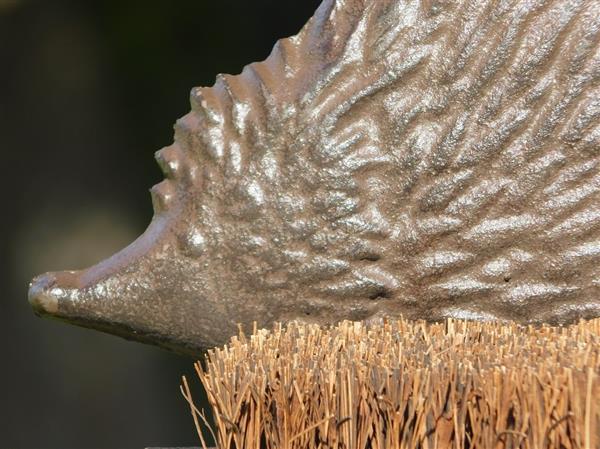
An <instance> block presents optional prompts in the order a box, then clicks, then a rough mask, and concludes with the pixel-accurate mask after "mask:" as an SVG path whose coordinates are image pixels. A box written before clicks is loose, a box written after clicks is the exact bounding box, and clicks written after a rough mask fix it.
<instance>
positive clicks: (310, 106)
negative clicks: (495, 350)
mask: <svg viewBox="0 0 600 449" xmlns="http://www.w3.org/2000/svg"><path fill="white" fill-rule="evenodd" d="M599 29H600V2H598V1H597V0H569V1H568V0H558V1H543V0H516V1H509V2H498V1H491V0H485V1H480V0H478V1H466V0H464V1H463V0H459V1H448V2H442V1H435V0H421V1H417V0H414V1H409V0H407V1H400V0H337V1H329V0H327V1H325V2H324V3H323V4H322V5H321V6H320V8H319V9H318V10H317V12H316V14H315V16H314V17H313V18H312V19H311V20H310V21H309V22H308V23H307V24H306V26H305V27H304V28H303V29H302V31H301V32H300V33H299V34H298V35H297V36H294V37H292V38H289V39H283V40H281V41H279V42H278V43H277V44H276V45H275V48H274V49H273V52H272V54H271V55H270V56H269V58H268V59H267V60H265V61H264V62H261V63H256V64H251V65H249V66H247V67H246V68H245V69H244V70H243V72H242V73H241V74H240V75H237V76H230V75H219V76H218V78H217V81H216V84H215V85H214V86H213V87H211V88H196V89H193V90H192V93H191V104H192V110H191V112H190V113H189V114H187V115H186V116H184V117H183V118H182V119H180V120H179V121H178V122H177V124H176V126H175V143H174V144H173V145H171V146H169V147H167V148H164V149H163V150H161V151H160V152H158V153H157V159H158V162H159V164H160V165H161V167H162V168H163V170H164V173H165V176H166V180H165V181H163V182H162V183H160V184H158V185H156V186H155V187H153V188H152V197H153V202H154V208H155V216H154V219H153V220H152V223H151V224H150V226H149V228H148V230H147V231H146V232H145V233H144V234H143V235H142V236H141V237H140V238H139V239H138V240H137V241H135V242H134V243H133V244H132V245H130V246H129V247H127V248H126V249H124V250H123V251H121V252H120V253H118V254H116V255H115V256H113V257H112V258H110V259H108V260H106V261H104V262H102V263H100V264H98V265H96V266H94V267H91V268H89V269H86V270H82V271H76V272H60V273H49V274H45V275H42V276H40V277H38V278H36V279H35V280H34V281H33V283H32V285H31V287H30V292H29V299H30V302H31V304H32V305H33V307H34V309H35V311H36V312H37V313H38V314H40V315H50V316H53V317H57V318H60V319H64V320H66V321H69V322H72V323H75V324H79V325H83V326H88V327H92V328H96V329H100V330H103V331H107V332H110V333H114V334H117V335H121V336H124V337H126V338H132V339H136V340H140V341H145V342H149V343H154V344H159V345H161V346H164V347H167V348H170V349H173V350H176V351H179V352H185V353H190V354H198V353H199V352H200V351H201V350H202V349H203V348H206V347H209V346H213V345H218V344H222V343H223V342H225V341H226V340H227V339H228V338H229V337H230V336H231V335H232V334H233V333H235V332H236V325H237V323H239V322H241V323H243V324H244V325H245V326H247V327H249V326H251V323H252V322H253V321H256V322H257V323H258V325H259V326H267V325H269V324H270V323H272V322H274V321H286V320H292V319H303V320H308V321H315V322H319V323H332V322H335V321H338V320H341V319H345V318H347V319H353V320H361V319H373V318H378V317H382V316H397V315H399V314H404V315H405V316H408V317H420V318H423V317H424V318H428V319H439V318H442V317H461V318H473V319H513V320H517V321H519V322H524V323H529V322H540V321H550V322H561V323H562V322H569V321H572V320H575V319H578V318H583V317H592V316H599V315H600V267H599V265H598V262H599V261H600V193H599V192H600V170H599V163H600V159H599V158H600V156H599V153H600V151H599V150H600V118H599V117H600V44H599V41H600V31H599Z"/></svg>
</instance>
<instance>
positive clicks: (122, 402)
mask: <svg viewBox="0 0 600 449" xmlns="http://www.w3.org/2000/svg"><path fill="white" fill-rule="evenodd" d="M318 3H319V1H317V0H302V1H281V0H280V1H277V0H270V1H268V0H252V1H250V0H246V1H244V0H240V1H224V0H218V1H216V0H215V1H206V0H185V1H184V0H172V1H167V0H162V1H141V0H135V1H132V0H114V1H81V0H79V1H75V0H72V1H67V0H38V1H34V0H0V155H1V157H2V167H3V173H2V175H1V176H0V182H1V183H2V185H1V186H2V192H3V198H2V203H1V208H0V214H1V215H0V216H1V217H2V218H1V220H0V226H1V232H0V236H1V237H0V257H1V258H0V267H1V270H0V280H1V285H2V289H1V290H0V292H1V294H0V307H1V309H0V320H1V322H0V337H1V340H0V344H1V347H2V353H1V356H0V357H1V358H0V360H1V362H0V363H1V365H0V367H1V369H0V381H1V382H0V388H1V393H0V406H1V407H0V414H1V415H0V447H6V448H25V447H29V448H71V447H72V448H85V447H99V448H100V447H102V448H117V447H119V448H120V447H123V448H128V447H130V448H143V447H145V446H161V445H162V446H178V445H179V446H181V445H192V444H197V442H196V436H195V431H194V426H193V422H192V420H191V418H190V416H189V411H188V408H187V406H186V404H185V402H184V400H183V399H182V398H181V396H180V393H179V380H180V376H181V375H182V374H187V375H188V378H189V377H193V374H192V372H193V370H192V361H191V360H188V359H185V358H181V357H178V356H175V355H172V354H169V353H167V352H165V351H162V350H160V349H156V348H153V347H147V346H143V345H140V344H137V343H130V342H127V341H125V340H121V339H119V338H116V337H112V336H108V335H104V334H100V333H97V332H92V331H88V330H85V329H79V328H76V327H72V326H67V325H64V324H62V323H59V322H54V321H50V320H42V319H39V318H36V317H35V316H34V315H33V313H32V312H31V310H30V308H29V305H28V303H27V298H26V297H27V286H28V282H29V280H30V279H31V278H32V277H33V276H34V275H36V274H39V273H42V272H45V271H49V270H60V269H74V268H83V267H85V266H89V265H91V264H94V263H96V262H98V261H99V260H101V259H103V258H105V257H107V256H109V255H111V254H112V253H114V252H115V251H117V250H118V249H120V248H122V247H123V246H125V245H126V244H128V243H129V242H130V241H132V240H133V239H134V238H135V237H136V236H137V235H139V234H140V233H141V232H142V231H143V230H144V229H145V227H146V225H147V224H148V223H149V222H150V218H151V215H152V209H151V204H150V196H149V193H148V189H149V188H150V187H151V186H152V185H153V184H155V183H157V182H159V181H160V180H161V178H162V176H161V173H160V171H159V169H158V167H157V165H156V163H155V162H154V158H153V154H154V152H155V151H156V150H158V149H160V148H161V147H163V146H166V145H168V144H170V143H171V142H172V135H173V132H172V125H173V123H174V122H175V119H177V118H178V117H180V116H182V115H184V114H185V113H186V112H187V111H188V109H189V103H188V96H189V91H190V88H191V87H193V86H199V85H211V84H213V81H214V78H215V75H216V74H217V73H219V72H224V73H239V72H240V71H241V69H242V67H243V66H244V65H245V64H247V63H250V62H253V61H257V60H262V59H264V58H265V57H266V56H267V55H268V54H269V52H270V50H271V48H272V46H273V44H274V43H275V40H276V39H278V38H280V37H285V36H288V35H291V34H295V33H296V32H297V31H298V30H299V29H300V28H301V26H302V25H303V24H304V23H305V22H306V20H307V19H308V18H309V17H310V16H311V15H312V13H313V12H314V10H315V9H316V7H317V6H318ZM193 389H194V391H195V393H196V396H197V397H199V396H200V393H201V392H200V385H199V383H198V382H197V381H195V380H194V382H193Z"/></svg>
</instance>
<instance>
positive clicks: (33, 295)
mask: <svg viewBox="0 0 600 449" xmlns="http://www.w3.org/2000/svg"><path fill="white" fill-rule="evenodd" d="M59 290H61V289H60V288H59V287H56V276H54V275H53V274H52V273H46V274H43V275H41V276H38V277H36V278H35V279H33V280H32V281H31V283H30V284H29V292H28V294H27V298H28V300H29V304H30V305H31V307H32V308H33V311H34V312H35V313H36V315H48V314H49V315H54V314H56V313H57V312H58V298H59V296H60V293H61V292H60V291H59Z"/></svg>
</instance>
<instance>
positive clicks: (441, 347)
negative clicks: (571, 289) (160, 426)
mask: <svg viewBox="0 0 600 449" xmlns="http://www.w3.org/2000/svg"><path fill="white" fill-rule="evenodd" d="M205 362H206V363H205V367H204V368H203V367H202V366H201V364H200V363H197V364H196V370H197V372H198V375H199V377H200V380H201V382H202V384H203V385H204V388H205V389H206V392H207V395H208V401H209V404H210V407H211V409H212V412H213V416H214V435H215V441H216V444H217V447H218V448H220V449H230V448H236V449H242V448H244V449H271V448H272V449H275V448H279V449H293V448H298V449H312V448H315V449H316V448H322V449H326V448H344V449H355V448H356V449H358V448H361V449H362V448H372V449H390V448H394V449H395V448H399V449H400V448H402V449H404V448H405V449H446V448H452V449H466V448H469V449H500V448H528V449H542V448H564V449H571V448H573V449H574V448H586V449H594V448H599V447H600V320H593V321H587V322H583V321H582V322H580V323H578V324H576V325H572V326H569V327H550V326H541V327H534V326H529V327H523V326H517V325H515V324H507V323H504V324H503V323H492V322H487V323H481V322H473V321H458V320H448V321H446V322H443V323H436V324H427V323H425V322H419V321H408V320H398V321H393V322H392V321H390V322H386V323H384V324H378V325H376V324H371V325H368V324H364V323H357V322H343V323H341V324H339V325H337V326H335V327H331V328H322V327H319V326H316V325H307V324H300V323H292V324H289V325H287V326H276V327H275V328H274V329H273V330H271V331H267V330H255V331H254V333H253V334H252V335H251V336H250V337H249V338H247V337H245V336H244V335H243V334H240V335H239V336H238V337H234V338H232V339H231V341H230V343H229V344H228V345H227V346H225V347H223V348H217V349H213V350H211V351H209V352H208V354H207V356H206V360H205ZM182 391H183V393H184V396H185V397H186V399H187V400H188V402H189V403H190V405H191V407H192V414H193V415H194V420H195V422H196V425H197V427H198V432H199V433H201V432H202V431H201V429H200V424H199V419H200V420H201V421H202V422H203V424H202V425H203V426H204V425H206V424H207V422H206V418H205V417H204V415H203V414H201V413H200V412H199V411H198V410H197V409H196V408H195V406H194V405H193V402H192V398H191V394H190V390H189V388H188V386H187V382H184V387H182ZM211 432H212V430H211ZM202 444H203V446H204V440H202Z"/></svg>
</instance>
